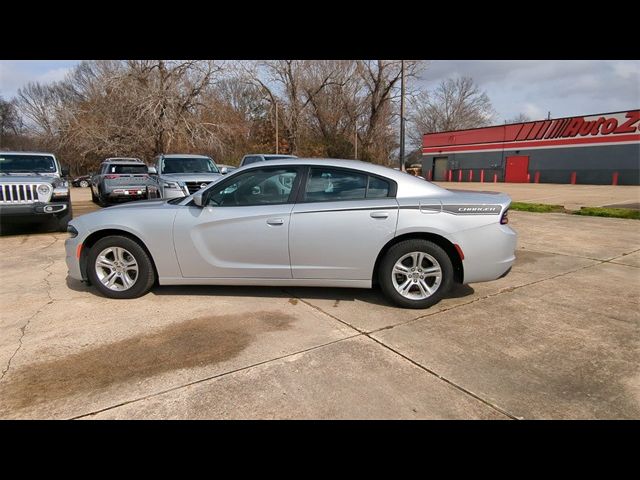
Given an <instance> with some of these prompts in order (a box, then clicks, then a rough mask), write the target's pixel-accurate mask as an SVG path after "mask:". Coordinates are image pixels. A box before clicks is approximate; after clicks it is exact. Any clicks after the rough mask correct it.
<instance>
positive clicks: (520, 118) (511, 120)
mask: <svg viewBox="0 0 640 480" xmlns="http://www.w3.org/2000/svg"><path fill="white" fill-rule="evenodd" d="M530 121H531V117H529V115H527V114H526V113H519V114H518V115H516V116H515V117H513V118H508V119H507V120H505V121H504V123H524V122H530Z"/></svg>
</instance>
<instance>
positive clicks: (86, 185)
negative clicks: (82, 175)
mask: <svg viewBox="0 0 640 480" xmlns="http://www.w3.org/2000/svg"><path fill="white" fill-rule="evenodd" d="M80 186H81V187H82V188H87V187H88V186H89V182H87V181H86V180H81V181H80Z"/></svg>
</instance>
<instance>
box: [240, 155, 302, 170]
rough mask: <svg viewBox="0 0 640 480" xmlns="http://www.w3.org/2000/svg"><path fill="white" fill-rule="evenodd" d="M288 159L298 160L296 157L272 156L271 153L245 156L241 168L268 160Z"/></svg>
mask: <svg viewBox="0 0 640 480" xmlns="http://www.w3.org/2000/svg"><path fill="white" fill-rule="evenodd" d="M287 158H298V157H296V156H295V155H278V154H275V155H274V154H270V153H252V154H251V155H245V156H244V157H242V161H241V162H240V166H241V167H244V166H245V165H251V164H252V163H256V162H264V161H267V160H285V159H287Z"/></svg>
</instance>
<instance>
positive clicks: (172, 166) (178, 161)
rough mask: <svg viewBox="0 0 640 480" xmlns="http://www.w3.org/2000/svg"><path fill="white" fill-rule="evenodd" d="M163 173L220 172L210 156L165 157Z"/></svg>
mask: <svg viewBox="0 0 640 480" xmlns="http://www.w3.org/2000/svg"><path fill="white" fill-rule="evenodd" d="M162 172H163V173H219V172H218V168H217V167H216V164H215V163H213V160H211V159H210V158H205V157H201V158H192V157H185V158H175V157H174V158H165V159H164V168H163V170H162Z"/></svg>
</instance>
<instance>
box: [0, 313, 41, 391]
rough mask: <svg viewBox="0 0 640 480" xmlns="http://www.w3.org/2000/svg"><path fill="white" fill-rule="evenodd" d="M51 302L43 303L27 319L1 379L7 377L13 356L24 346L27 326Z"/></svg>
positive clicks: (0, 376)
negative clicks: (23, 341)
mask: <svg viewBox="0 0 640 480" xmlns="http://www.w3.org/2000/svg"><path fill="white" fill-rule="evenodd" d="M50 303H51V302H47V303H45V304H44V305H42V306H41V307H40V308H39V309H38V310H37V311H36V313H34V314H33V315H31V316H30V317H29V318H28V319H27V321H26V322H25V324H24V325H23V326H22V327H20V338H18V347H17V348H16V349H15V351H14V352H13V355H11V357H10V358H9V361H8V362H7V366H6V367H5V369H4V370H3V371H2V375H0V381H2V380H3V379H4V377H5V375H6V374H7V373H8V372H9V370H10V369H11V362H12V361H13V358H14V357H15V356H16V355H17V354H18V352H19V351H20V349H21V348H22V340H23V339H24V336H25V334H26V330H27V327H28V326H29V323H31V320H33V319H34V318H35V317H36V316H37V315H38V314H39V313H40V312H42V310H43V309H44V307H46V306H47V305H49V304H50Z"/></svg>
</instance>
